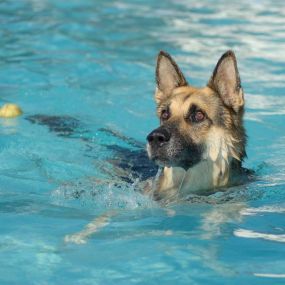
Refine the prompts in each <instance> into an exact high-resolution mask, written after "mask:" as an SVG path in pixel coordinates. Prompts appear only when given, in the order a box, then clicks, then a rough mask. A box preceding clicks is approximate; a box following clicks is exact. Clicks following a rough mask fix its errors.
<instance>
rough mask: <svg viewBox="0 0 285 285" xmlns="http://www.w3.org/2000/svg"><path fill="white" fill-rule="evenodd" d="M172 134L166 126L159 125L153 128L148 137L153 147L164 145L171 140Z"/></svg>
mask: <svg viewBox="0 0 285 285" xmlns="http://www.w3.org/2000/svg"><path fill="white" fill-rule="evenodd" d="M170 137H171V134H170V133H169V131H168V130H167V129H165V128H162V127H159V128H157V129H155V130H153V131H152V132H151V133H150V134H149V135H148V136H147V137H146V139H147V141H148V143H149V145H150V146H151V147H154V148H158V147H162V146H163V145H164V144H165V143H167V142H168V141H169V140H170Z"/></svg>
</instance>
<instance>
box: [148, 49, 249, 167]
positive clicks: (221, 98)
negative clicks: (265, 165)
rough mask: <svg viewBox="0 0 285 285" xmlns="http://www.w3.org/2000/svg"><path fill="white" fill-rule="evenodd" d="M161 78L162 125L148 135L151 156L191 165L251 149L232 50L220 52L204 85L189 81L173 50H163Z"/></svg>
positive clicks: (158, 93)
mask: <svg viewBox="0 0 285 285" xmlns="http://www.w3.org/2000/svg"><path fill="white" fill-rule="evenodd" d="M156 82H157V90H156V94H155V99H156V102H157V114H158V117H159V119H160V127H158V128H157V129H155V130H153V131H152V132H151V133H150V134H149V135H148V136H147V141H148V144H147V151H148V155H149V158H150V159H151V160H153V161H155V162H156V163H157V164H159V165H161V166H168V167H183V168H184V169H186V170H187V169H189V168H191V167H192V166H194V165H196V164H197V163H199V162H200V161H202V160H207V159H211V160H213V161H215V160H217V159H218V157H221V156H223V157H224V159H225V160H226V161H228V160H229V159H232V158H233V159H234V160H236V161H242V159H243V158H244V156H245V155H246V154H245V141H246V135H245V131H244V128H243V125H242V116H243V109H244V108H243V107H244V98H243V90H242V88H241V85H240V77H239V73H238V69H237V61H236V57H235V55H234V53H233V52H232V51H228V52H226V53H225V54H224V55H223V56H222V57H221V58H220V60H219V61H218V63H217V65H216V67H215V69H214V72H213V74H212V76H211V78H210V80H209V82H208V84H207V86H206V87H203V88H195V87H193V86H191V85H189V84H188V83H187V81H186V79H185V77H184V75H183V74H182V72H181V70H180V69H179V67H178V65H177V64H176V63H175V61H174V60H173V59H172V58H171V57H170V55H169V54H167V53H165V52H160V53H159V55H158V59H157V67H156Z"/></svg>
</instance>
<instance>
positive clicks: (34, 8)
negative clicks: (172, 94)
mask: <svg viewBox="0 0 285 285" xmlns="http://www.w3.org/2000/svg"><path fill="white" fill-rule="evenodd" d="M0 22H1V31H0V33H1V37H0V91H1V92H0V103H1V105H2V104H4V103H7V102H14V103H17V104H19V105H20V106H21V108H22V109H23V110H24V113H25V116H24V117H25V118H27V117H29V118H34V120H30V121H29V120H25V119H24V117H20V118H17V119H15V120H11V121H7V120H0V132H1V136H0V160H1V164H0V196H1V200H2V201H1V205H0V208H1V209H0V211H1V232H0V235H1V239H0V240H1V243H0V265H1V266H0V280H1V284H19V283H25V284H32V282H34V283H35V284H59V283H66V284H72V283H74V282H76V284H94V283H98V284H110V279H111V281H113V282H114V283H116V284H125V283H126V280H128V281H129V283H134V284H138V283H148V284H152V283H153V284H156V283H157V280H158V279H159V280H160V281H161V282H163V283H167V284H173V283H177V282H178V281H177V280H179V283H180V284H190V283H191V284H210V283H211V284H212V283H217V284H241V283H242V284H269V283H271V284H283V283H284V269H285V266H284V248H283V241H284V233H285V230H284V229H285V225H284V217H283V215H284V201H285V196H284V195H285V194H284V193H285V192H284V186H285V177H284V173H285V164H284V161H285V160H284V159H285V157H284V154H285V151H284V150H285V145H284V136H285V128H284V116H285V111H284V110H285V99H284V98H285V93H284V90H285V88H284V87H285V82H284V75H285V70H284V66H285V53H284V50H285V30H284V25H285V4H284V1H281V0H276V1H269V0H261V1H244V0H241V1H231V2H229V1H225V0H218V1H215V3H213V2H211V1H208V0H201V1H199V2H197V1H186V0H185V1H184V0H183V1H179V2H177V1H174V0H167V1H163V2H155V1H148V0H144V1H142V0H140V1H135V2H134V1H130V0H129V1H128V0H124V1H105V2H102V1H100V2H99V1H93V0H86V1H79V0H71V1H68V2H62V1H55V0H23V1H1V2H0ZM227 49H233V50H234V51H235V52H236V54H237V58H238V64H239V69H240V75H241V79H242V84H243V87H244V90H245V96H246V114H245V125H246V128H247V130H248V135H249V143H248V149H247V153H248V159H247V160H246V161H245V166H246V167H248V168H250V169H254V170H255V171H256V173H257V177H256V180H255V181H252V182H251V183H248V184H246V185H242V186H239V187H232V188H230V189H227V191H226V192H217V193H215V194H212V195H210V196H208V197H205V196H203V197H200V196H195V195H194V196H191V197H188V198H189V199H188V200H189V201H187V202H185V203H181V204H178V205H171V206H169V208H167V209H164V208H161V207H160V206H159V205H157V204H156V203H154V202H153V201H151V200H150V199H149V198H147V197H144V196H142V195H141V194H140V193H138V192H137V191H135V190H137V189H136V187H137V184H136V182H137V180H139V178H138V177H135V179H134V180H133V182H134V183H131V184H130V183H128V180H127V179H126V175H125V174H126V173H124V175H122V174H121V177H124V180H123V179H121V180H120V179H119V180H115V181H114V179H113V178H114V176H113V174H114V173H113V172H112V171H113V169H112V168H111V167H110V166H109V164H108V162H107V161H109V160H111V159H112V160H113V161H114V160H115V161H116V162H117V164H116V165H118V161H122V163H124V164H125V165H126V164H127V162H128V160H131V159H132V161H133V156H134V153H135V151H136V150H137V147H138V146H135V145H132V144H131V143H130V142H127V141H124V139H119V138H118V136H116V135H114V136H112V135H110V133H109V134H108V133H107V132H105V133H104V132H102V131H100V129H102V128H103V129H105V130H106V129H107V130H112V132H113V133H114V134H122V135H124V136H121V138H122V137H125V138H126V137H127V138H133V139H135V140H137V141H139V142H140V143H141V144H142V145H143V144H144V142H145V136H146V134H148V133H149V131H150V130H152V129H154V127H155V126H157V123H158V122H157V119H156V118H155V105H154V101H153V95H152V94H153V91H154V83H155V82H154V66H155V57H156V54H157V53H158V51H159V50H166V51H168V52H170V53H171V54H173V56H174V57H175V59H176V60H177V62H178V63H179V64H180V66H181V68H182V70H183V71H184V73H185V74H186V77H187V78H188V79H189V80H188V81H189V82H190V83H191V84H193V85H194V86H203V85H205V83H206V82H207V81H208V78H209V77H210V75H211V73H212V70H213V68H214V65H215V63H216V62H217V60H218V58H219V57H220V55H221V54H222V53H224V52H225V50H227ZM37 114H43V115H46V116H47V117H41V119H43V118H50V117H49V116H52V117H53V118H69V124H66V121H64V122H63V121H60V120H59V121H57V123H58V124H54V125H53V127H50V126H51V124H48V123H50V122H46V121H43V120H42V121H41V122H40V121H39V117H35V115H37ZM75 125H76V127H75V129H76V130H75V132H74V131H73V129H72V128H74V126H75ZM67 127H68V128H69V127H70V128H71V129H72V130H71V129H70V130H69V131H68V132H65V131H66V130H67V129H66V128H67ZM106 145H108V147H106ZM116 149H117V150H122V149H124V150H126V149H127V150H128V152H125V154H127V155H125V157H123V156H120V155H118V153H119V152H118V151H115V150H116ZM141 158H142V156H141ZM146 165H147V164H145V162H144V163H143V165H140V167H144V168H148V167H145V166H146ZM129 167H130V168H132V169H133V168H134V165H130V166H129ZM149 173H152V172H151V171H150V172H149ZM128 178H131V179H133V178H134V177H128ZM116 179H118V175H117V176H116ZM136 179H137V180H136ZM122 180H123V181H122ZM98 181H101V182H100V183H98ZM102 181H105V182H103V183H102ZM109 209H111V210H112V209H119V211H120V213H119V214H118V215H117V216H116V217H113V218H112V219H111V221H110V223H109V224H108V225H107V226H106V227H103V228H101V229H100V231H98V232H97V233H96V234H95V235H93V236H91V237H90V239H89V242H88V243H86V244H85V245H84V246H77V247H76V246H74V245H72V244H68V245H66V244H64V242H63V238H64V236H65V235H67V234H71V233H75V232H78V231H80V230H82V229H83V228H84V226H85V225H86V224H88V223H89V222H91V221H92V219H95V218H97V217H98V216H100V214H101V213H102V212H104V211H105V210H109ZM280 241H281V242H280ZM272 278H274V279H272ZM31 280H32V281H31ZM272 280H273V281H274V282H273V281H272ZM278 282H279V283H278Z"/></svg>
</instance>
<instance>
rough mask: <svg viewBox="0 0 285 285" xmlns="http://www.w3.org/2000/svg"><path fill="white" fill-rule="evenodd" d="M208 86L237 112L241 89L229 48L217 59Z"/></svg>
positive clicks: (235, 65)
mask: <svg viewBox="0 0 285 285" xmlns="http://www.w3.org/2000/svg"><path fill="white" fill-rule="evenodd" d="M208 86H209V87H210V88H212V89H214V90H215V91H216V92H217V93H218V94H219V95H220V97H221V98H222V100H223V102H224V104H225V105H226V106H228V107H230V108H232V109H233V110H234V111H235V112H236V113H238V112H239V111H240V110H241V109H242V107H243V105H244V98H243V90H242V88H241V85H240V77H239V72H238V68H237V60H236V57H235V54H234V52H233V51H231V50H229V51H227V52H226V53H224V54H223V55H222V57H221V58H220V59H219V61H218V63H217V65H216V67H215V69H214V72H213V75H212V77H211V79H210V81H209V83H208Z"/></svg>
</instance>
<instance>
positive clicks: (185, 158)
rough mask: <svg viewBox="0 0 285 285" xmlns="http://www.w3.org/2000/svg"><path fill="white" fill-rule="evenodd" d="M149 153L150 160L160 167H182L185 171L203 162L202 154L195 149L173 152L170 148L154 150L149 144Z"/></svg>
mask: <svg viewBox="0 0 285 285" xmlns="http://www.w3.org/2000/svg"><path fill="white" fill-rule="evenodd" d="M147 153H148V157H149V159H150V160H152V161H153V162H154V163H155V164H157V165H158V166H160V167H182V168H184V169H185V170H188V169H189V168H191V167H193V166H194V165H195V164H197V163H198V162H199V161H200V160H201V153H200V149H199V151H198V150H197V149H196V148H194V149H190V148H184V149H178V148H177V149H175V150H171V149H168V148H162V147H160V148H153V147H152V146H151V145H149V144H147Z"/></svg>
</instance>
